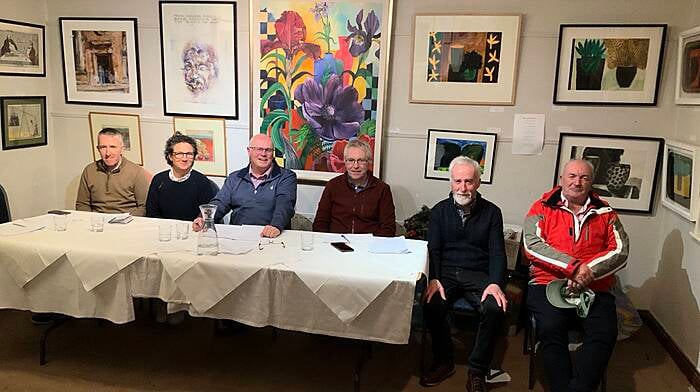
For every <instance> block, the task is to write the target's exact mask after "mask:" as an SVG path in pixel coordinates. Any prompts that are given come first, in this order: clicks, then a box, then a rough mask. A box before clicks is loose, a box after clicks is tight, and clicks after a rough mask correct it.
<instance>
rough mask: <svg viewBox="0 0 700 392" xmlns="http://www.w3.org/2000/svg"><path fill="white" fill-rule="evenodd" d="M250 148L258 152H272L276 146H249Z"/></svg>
mask: <svg viewBox="0 0 700 392" xmlns="http://www.w3.org/2000/svg"><path fill="white" fill-rule="evenodd" d="M248 150H250V151H255V152H257V153H258V154H263V153H265V154H272V152H273V151H275V149H274V148H264V147H252V146H251V147H248Z"/></svg>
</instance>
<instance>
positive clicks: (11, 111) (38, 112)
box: [0, 97, 48, 150]
mask: <svg viewBox="0 0 700 392" xmlns="http://www.w3.org/2000/svg"><path fill="white" fill-rule="evenodd" d="M0 107H2V116H1V119H2V121H0V123H1V126H2V149H3V150H12V149H15V148H25V147H36V146H45V145H46V144H47V142H48V141H47V135H46V97H0Z"/></svg>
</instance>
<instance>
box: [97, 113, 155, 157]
mask: <svg viewBox="0 0 700 392" xmlns="http://www.w3.org/2000/svg"><path fill="white" fill-rule="evenodd" d="M88 117H89V118H90V140H91V142H92V144H91V146H92V157H93V158H94V159H95V161H97V160H98V159H100V154H99V153H98V151H97V148H95V147H96V146H97V134H98V133H99V132H100V131H101V130H103V129H105V128H112V129H116V130H117V131H119V133H120V134H121V135H122V140H124V151H123V153H122V155H123V156H125V157H126V159H128V160H130V161H131V162H134V163H135V164H137V165H141V166H143V149H142V147H141V121H140V120H141V119H140V117H139V115H138V114H124V113H100V112H90V114H89V115H88Z"/></svg>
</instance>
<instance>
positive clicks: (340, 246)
mask: <svg viewBox="0 0 700 392" xmlns="http://www.w3.org/2000/svg"><path fill="white" fill-rule="evenodd" d="M331 246H332V247H334V248H336V249H338V250H339V251H341V252H352V251H354V250H355V249H353V248H351V247H350V245H348V244H346V243H345V242H331Z"/></svg>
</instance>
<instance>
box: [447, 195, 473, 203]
mask: <svg viewBox="0 0 700 392" xmlns="http://www.w3.org/2000/svg"><path fill="white" fill-rule="evenodd" d="M452 197H453V198H454V199H455V202H456V203H457V204H459V205H460V206H466V205H468V204H469V203H471V202H472V200H474V198H473V197H472V196H471V195H460V194H457V193H455V194H453V195H452Z"/></svg>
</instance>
